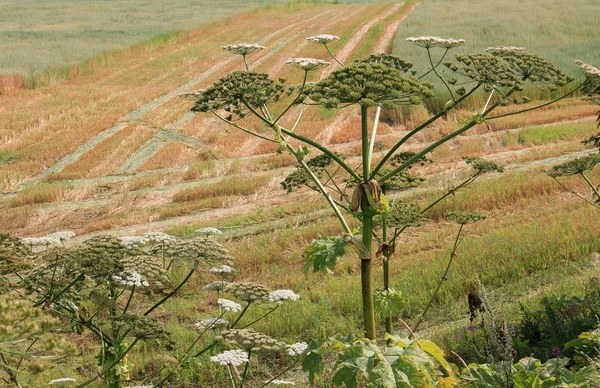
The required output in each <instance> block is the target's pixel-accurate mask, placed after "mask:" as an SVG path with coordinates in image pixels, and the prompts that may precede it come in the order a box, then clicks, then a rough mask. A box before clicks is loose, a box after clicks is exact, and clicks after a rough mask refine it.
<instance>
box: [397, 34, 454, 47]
mask: <svg viewBox="0 0 600 388" xmlns="http://www.w3.org/2000/svg"><path fill="white" fill-rule="evenodd" d="M406 40H407V41H409V42H411V43H414V44H416V45H417V46H419V47H423V48H433V47H442V48H445V49H451V48H454V47H458V46H460V45H461V44H464V43H465V40H464V39H453V38H448V39H445V38H439V37H437V36H417V37H410V38H406Z"/></svg>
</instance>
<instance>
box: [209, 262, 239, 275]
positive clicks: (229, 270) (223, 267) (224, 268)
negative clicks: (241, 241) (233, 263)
mask: <svg viewBox="0 0 600 388" xmlns="http://www.w3.org/2000/svg"><path fill="white" fill-rule="evenodd" d="M234 271H235V268H233V267H230V266H228V265H226V264H223V265H217V266H216V267H212V268H211V269H209V270H208V272H211V273H232V272H234Z"/></svg>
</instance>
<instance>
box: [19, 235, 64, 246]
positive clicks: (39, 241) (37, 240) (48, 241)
mask: <svg viewBox="0 0 600 388" xmlns="http://www.w3.org/2000/svg"><path fill="white" fill-rule="evenodd" d="M21 241H22V242H23V244H27V245H30V246H49V245H58V244H60V239H58V238H56V237H50V236H44V237H25V238H22V239H21Z"/></svg>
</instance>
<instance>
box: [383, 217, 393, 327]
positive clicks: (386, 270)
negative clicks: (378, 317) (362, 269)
mask: <svg viewBox="0 0 600 388" xmlns="http://www.w3.org/2000/svg"><path fill="white" fill-rule="evenodd" d="M382 229H383V231H382V234H383V243H384V244H386V243H387V222H386V219H385V217H384V218H383V220H382ZM383 288H384V289H385V290H386V291H387V290H389V289H390V255H389V253H387V250H386V251H384V253H383ZM385 332H386V333H388V334H392V332H393V328H392V317H391V316H388V317H385Z"/></svg>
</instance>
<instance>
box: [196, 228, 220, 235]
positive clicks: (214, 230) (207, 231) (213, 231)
mask: <svg viewBox="0 0 600 388" xmlns="http://www.w3.org/2000/svg"><path fill="white" fill-rule="evenodd" d="M195 232H196V233H202V234H223V232H222V231H221V230H220V229H217V228H200V229H196V231H195Z"/></svg>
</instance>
